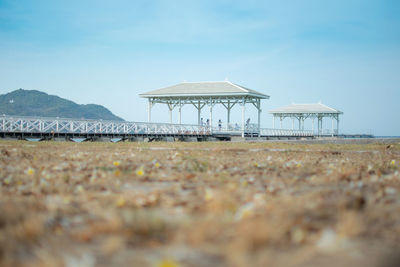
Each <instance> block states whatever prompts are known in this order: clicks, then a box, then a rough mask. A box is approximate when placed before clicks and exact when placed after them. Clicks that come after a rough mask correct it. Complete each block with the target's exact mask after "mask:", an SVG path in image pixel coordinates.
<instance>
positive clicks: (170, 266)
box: [157, 259, 180, 267]
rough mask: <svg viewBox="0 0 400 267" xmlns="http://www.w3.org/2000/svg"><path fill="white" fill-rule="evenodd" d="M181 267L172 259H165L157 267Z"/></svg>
mask: <svg viewBox="0 0 400 267" xmlns="http://www.w3.org/2000/svg"><path fill="white" fill-rule="evenodd" d="M179 266H180V265H179V264H178V263H177V262H176V261H174V260H171V259H164V260H162V261H160V262H159V263H158V264H157V267H179Z"/></svg>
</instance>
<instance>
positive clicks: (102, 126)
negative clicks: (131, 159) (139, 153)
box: [0, 115, 314, 136]
mask: <svg viewBox="0 0 400 267" xmlns="http://www.w3.org/2000/svg"><path fill="white" fill-rule="evenodd" d="M0 132H2V133H32V134H38V133H43V134H49V133H50V134H99V135H101V134H108V135H165V136H167V135H202V136H204V135H213V134H216V135H221V134H226V135H241V134H242V133H243V132H244V133H245V134H246V135H250V136H258V135H260V136H313V135H314V134H313V132H312V131H301V130H286V129H268V128H260V129H259V128H258V125H256V124H248V125H245V128H244V129H243V128H242V127H240V126H238V125H237V124H235V125H229V126H228V127H218V126H213V127H210V126H204V125H203V126H202V125H194V124H171V123H147V122H124V121H107V120H87V119H66V118H43V117H24V116H7V115H3V116H0Z"/></svg>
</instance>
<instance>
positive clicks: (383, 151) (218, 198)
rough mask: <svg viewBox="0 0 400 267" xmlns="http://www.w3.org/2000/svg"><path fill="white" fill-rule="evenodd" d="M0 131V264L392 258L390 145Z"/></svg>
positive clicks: (160, 265) (161, 265)
mask: <svg viewBox="0 0 400 267" xmlns="http://www.w3.org/2000/svg"><path fill="white" fill-rule="evenodd" d="M396 140H397V141H393V142H390V143H387V142H386V141H387V140H384V141H382V142H380V141H379V140H365V142H370V143H367V144H364V143H363V142H364V140H363V142H360V141H358V140H344V141H351V142H352V144H334V143H332V142H329V140H326V142H328V144H319V142H318V141H317V142H315V141H313V142H312V144H306V143H304V142H305V141H296V142H288V141H285V142H283V143H276V142H273V143H272V142H255V143H254V142H245V143H231V142H225V143H222V142H216V143H213V142H205V143H179V142H175V143H162V142H159V143H157V142H156V143H118V144H111V143H79V144H77V143H63V142H60V143H55V142H43V143H38V142H24V141H2V142H0V265H1V266H157V267H167V266H366V267H368V266H371V267H375V266H376V267H378V266H398V263H399V262H400V259H399V257H398V255H399V254H398V252H399V251H400V245H399V244H400V197H399V196H400V194H399V192H400V144H399V142H398V139H396Z"/></svg>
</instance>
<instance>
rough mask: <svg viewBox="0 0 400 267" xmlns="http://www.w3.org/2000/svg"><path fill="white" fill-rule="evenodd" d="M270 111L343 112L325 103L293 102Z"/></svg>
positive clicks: (291, 112)
mask: <svg viewBox="0 0 400 267" xmlns="http://www.w3.org/2000/svg"><path fill="white" fill-rule="evenodd" d="M269 113H272V114H277V113H288V114H289V113H290V114H293V113H338V114H342V113H343V112H341V111H339V110H336V109H334V108H331V107H328V106H326V105H324V104H321V103H318V104H291V105H287V106H284V107H281V108H277V109H273V110H271V111H270V112H269Z"/></svg>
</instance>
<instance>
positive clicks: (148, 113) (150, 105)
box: [147, 98, 153, 122]
mask: <svg viewBox="0 0 400 267" xmlns="http://www.w3.org/2000/svg"><path fill="white" fill-rule="evenodd" d="M152 105H153V103H152V102H151V100H150V98H149V104H148V107H147V120H148V122H151V108H152Z"/></svg>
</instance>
